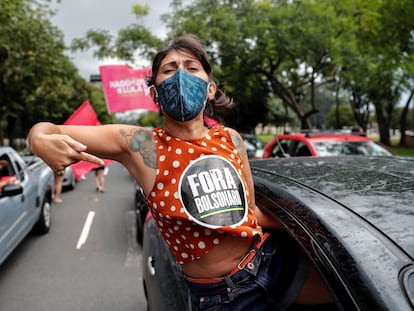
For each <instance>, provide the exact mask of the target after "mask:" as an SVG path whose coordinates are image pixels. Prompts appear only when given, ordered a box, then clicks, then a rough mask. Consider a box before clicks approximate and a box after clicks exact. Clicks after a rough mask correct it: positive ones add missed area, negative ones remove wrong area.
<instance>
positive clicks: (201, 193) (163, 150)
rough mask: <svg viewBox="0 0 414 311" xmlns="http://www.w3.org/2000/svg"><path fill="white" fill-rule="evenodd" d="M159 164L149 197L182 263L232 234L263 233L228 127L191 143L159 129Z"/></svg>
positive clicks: (162, 233)
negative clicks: (250, 204)
mask: <svg viewBox="0 0 414 311" xmlns="http://www.w3.org/2000/svg"><path fill="white" fill-rule="evenodd" d="M153 135H154V141H155V144H156V148H157V156H158V168H157V173H156V174H157V175H156V181H155V185H154V188H153V189H152V191H151V192H150V193H149V195H148V197H147V204H148V207H149V208H150V210H151V212H152V215H153V218H154V220H155V222H156V224H157V226H158V228H159V230H160V232H161V235H162V236H163V238H164V240H165V241H166V243H167V245H168V247H169V248H170V250H171V251H172V253H173V254H174V256H175V258H176V261H177V262H178V263H179V264H184V263H187V262H190V261H193V260H197V259H199V258H200V257H202V256H203V255H205V254H207V253H208V251H209V250H210V249H211V248H212V247H213V246H215V245H218V244H219V243H220V241H221V240H222V239H223V238H224V237H225V236H226V234H228V233H230V234H232V235H235V236H240V237H245V238H248V237H249V238H251V237H253V236H255V235H262V230H261V227H259V226H258V224H257V219H256V216H255V215H254V213H253V211H252V210H251V209H249V208H248V206H249V200H250V197H249V192H248V187H247V184H246V179H245V175H244V171H243V164H242V159H241V156H240V154H239V153H238V150H237V148H236V147H235V146H234V144H233V142H232V139H231V137H230V133H229V131H228V130H227V128H226V127H223V126H216V127H212V128H210V129H209V132H208V134H207V135H206V136H204V137H202V138H200V139H196V140H191V141H185V140H181V139H179V138H175V137H172V136H169V135H168V134H167V133H166V132H165V131H164V130H163V129H161V128H156V129H154V130H153Z"/></svg>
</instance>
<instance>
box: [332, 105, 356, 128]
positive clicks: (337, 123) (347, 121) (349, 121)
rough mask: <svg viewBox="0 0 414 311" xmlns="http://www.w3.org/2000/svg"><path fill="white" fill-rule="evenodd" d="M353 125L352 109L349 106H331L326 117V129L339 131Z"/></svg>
mask: <svg viewBox="0 0 414 311" xmlns="http://www.w3.org/2000/svg"><path fill="white" fill-rule="evenodd" d="M354 125H355V119H354V116H353V112H352V108H351V106H350V105H339V106H333V107H332V108H331V110H329V112H328V114H327V115H326V126H327V127H328V128H334V129H340V128H343V127H351V126H354Z"/></svg>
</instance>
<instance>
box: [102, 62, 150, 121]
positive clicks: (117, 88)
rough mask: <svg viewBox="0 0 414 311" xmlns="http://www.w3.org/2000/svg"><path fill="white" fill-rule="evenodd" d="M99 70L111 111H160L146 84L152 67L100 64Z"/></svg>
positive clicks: (109, 110)
mask: <svg viewBox="0 0 414 311" xmlns="http://www.w3.org/2000/svg"><path fill="white" fill-rule="evenodd" d="M99 71H100V73H101V80H102V86H103V89H104V93H105V98H106V105H107V108H108V112H109V113H112V112H123V111H128V110H135V109H145V110H151V111H158V108H157V106H156V105H155V103H154V102H153V100H152V98H151V97H150V96H149V88H148V86H147V84H146V77H148V76H150V75H151V69H149V68H144V69H133V68H130V67H128V66H125V65H108V66H100V67H99Z"/></svg>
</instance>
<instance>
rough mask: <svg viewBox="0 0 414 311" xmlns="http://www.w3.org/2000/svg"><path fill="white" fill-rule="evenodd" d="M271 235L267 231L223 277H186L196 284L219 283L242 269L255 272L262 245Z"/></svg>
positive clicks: (185, 276)
mask: <svg viewBox="0 0 414 311" xmlns="http://www.w3.org/2000/svg"><path fill="white" fill-rule="evenodd" d="M268 237H269V233H265V234H264V235H263V237H262V238H261V239H258V240H257V241H255V243H254V244H253V245H252V247H251V248H250V249H249V251H248V252H247V254H246V255H245V256H244V257H243V258H242V259H241V260H240V262H239V263H238V264H237V266H235V267H234V268H233V269H232V270H231V271H230V272H229V273H227V274H226V275H224V276H223V277H217V278H207V279H201V278H192V277H190V276H187V275H184V278H185V279H186V280H187V281H188V282H189V283H195V284H212V283H219V282H224V281H225V280H226V279H227V278H228V277H235V276H236V273H237V272H239V271H242V270H247V271H249V272H253V273H254V270H255V269H257V267H258V266H259V264H260V261H261V257H262V252H261V250H262V247H263V244H264V243H265V241H266V240H267V238H268Z"/></svg>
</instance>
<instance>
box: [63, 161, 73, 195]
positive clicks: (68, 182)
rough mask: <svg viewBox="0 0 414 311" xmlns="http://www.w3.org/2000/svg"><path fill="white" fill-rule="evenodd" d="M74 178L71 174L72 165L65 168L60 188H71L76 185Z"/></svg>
mask: <svg viewBox="0 0 414 311" xmlns="http://www.w3.org/2000/svg"><path fill="white" fill-rule="evenodd" d="M76 182H77V181H76V178H75V174H73V170H72V166H67V167H66V168H65V175H64V176H63V183H62V188H63V189H64V190H73V189H75V187H76Z"/></svg>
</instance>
